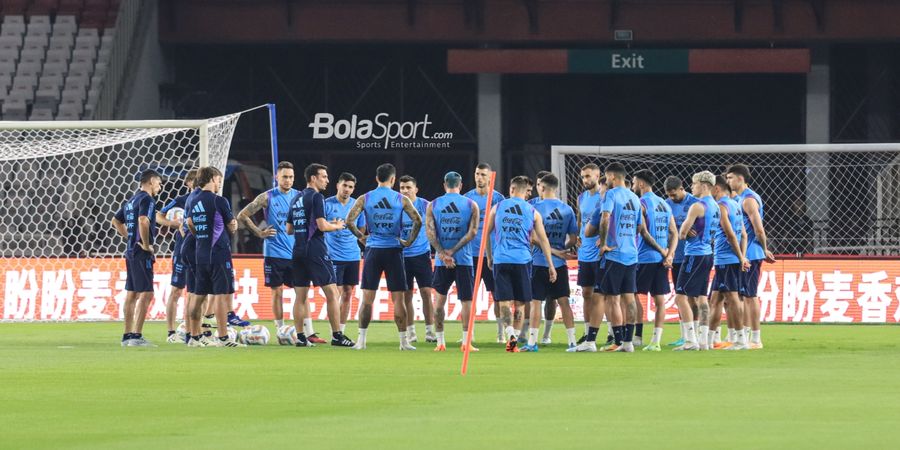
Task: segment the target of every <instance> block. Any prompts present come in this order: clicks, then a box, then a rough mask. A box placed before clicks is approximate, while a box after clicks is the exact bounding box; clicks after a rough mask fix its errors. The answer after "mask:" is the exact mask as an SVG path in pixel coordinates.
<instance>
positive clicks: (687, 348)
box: [672, 342, 700, 352]
mask: <svg viewBox="0 0 900 450" xmlns="http://www.w3.org/2000/svg"><path fill="white" fill-rule="evenodd" d="M698 350H700V346H699V345H697V343H696V342H685V343H684V345H682V346H679V347H675V348H673V349H672V351H675V352H692V351H698Z"/></svg>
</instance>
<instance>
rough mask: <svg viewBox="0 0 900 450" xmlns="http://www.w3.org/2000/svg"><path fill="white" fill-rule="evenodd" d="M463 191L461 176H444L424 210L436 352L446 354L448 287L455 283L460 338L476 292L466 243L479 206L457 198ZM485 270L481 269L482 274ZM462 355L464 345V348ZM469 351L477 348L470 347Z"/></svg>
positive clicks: (475, 229) (474, 226) (475, 227)
mask: <svg viewBox="0 0 900 450" xmlns="http://www.w3.org/2000/svg"><path fill="white" fill-rule="evenodd" d="M461 189H462V175H460V174H458V173H456V172H447V174H446V175H444V192H446V194H444V195H442V196H440V197H438V198H436V199H435V200H434V201H433V202H431V204H429V205H428V209H426V210H425V233H426V235H427V236H428V240H429V241H430V242H431V246H432V247H434V252H435V258H434V260H435V261H434V266H435V267H434V290H435V291H436V292H437V303H436V304H435V305H434V322H435V327H436V329H437V336H436V338H437V345H436V346H435V348H434V351H436V352H443V351H446V350H447V342H446V340H445V339H444V316H445V311H444V307H445V305H446V304H447V293H448V292H449V291H450V286H451V285H453V284H454V283H456V296H457V298H458V299H459V302H460V303H461V304H462V316H461V319H462V329H463V335H464V336H465V334H466V332H468V329H469V314H471V313H472V298H473V297H472V296H473V293H474V289H475V272H474V270H473V268H472V253H471V251H472V250H471V247H470V246H469V245H468V243H469V241H471V240H472V239H473V238H475V233H477V232H478V217H479V214H478V205H477V204H476V203H475V201H473V200H471V199H468V198H466V197H463V196H462V195H460V194H459V192H460V190H461ZM485 269H487V267H483V268H482V271H484V270H485ZM462 350H463V351H465V344H463V348H462ZM471 350H472V351H473V352H477V351H478V348H476V347H475V345H474V344H472V348H471Z"/></svg>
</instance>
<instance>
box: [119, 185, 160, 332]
mask: <svg viewBox="0 0 900 450" xmlns="http://www.w3.org/2000/svg"><path fill="white" fill-rule="evenodd" d="M161 189H162V177H160V175H159V174H158V173H157V172H156V171H154V170H145V171H144V172H142V173H141V188H140V190H138V191H137V193H135V194H134V195H133V196H132V197H131V198H130V199H128V201H126V202H125V203H124V204H123V205H122V207H121V208H119V210H118V211H117V212H116V214H115V216H114V217H113V218H112V225H113V228H115V229H116V231H117V232H118V233H119V235H120V236H122V237H123V238H125V239H126V240H127V241H126V247H125V270H126V276H125V305H124V306H123V308H124V309H125V313H124V316H125V334H123V335H122V346H123V347H150V346H152V345H153V344H151V343H150V342H149V341H147V340H146V339H144V336H143V334H142V331H143V329H144V319H145V318H146V317H147V308H148V307H149V306H150V301H152V300H153V262H154V260H155V259H156V256H155V253H154V249H153V239H154V237H155V236H156V221H155V220H154V219H156V216H155V214H154V209H155V208H156V204H155V203H154V201H153V199H154V197H156V195H157V194H159V191H160V190H161Z"/></svg>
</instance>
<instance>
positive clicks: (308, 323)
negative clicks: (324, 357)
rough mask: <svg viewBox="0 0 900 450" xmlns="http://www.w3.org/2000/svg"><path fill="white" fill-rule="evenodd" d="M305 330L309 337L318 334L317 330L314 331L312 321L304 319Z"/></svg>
mask: <svg viewBox="0 0 900 450" xmlns="http://www.w3.org/2000/svg"><path fill="white" fill-rule="evenodd" d="M303 330H305V331H306V335H307V336H312V335H314V334H316V330H314V329H313V323H312V319H303Z"/></svg>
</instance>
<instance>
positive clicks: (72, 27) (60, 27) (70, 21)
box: [53, 15, 78, 34]
mask: <svg viewBox="0 0 900 450" xmlns="http://www.w3.org/2000/svg"><path fill="white" fill-rule="evenodd" d="M77 30H78V24H77V23H76V22H75V16H71V15H61V16H56V22H54V23H53V34H74V33H75V31H77Z"/></svg>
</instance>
